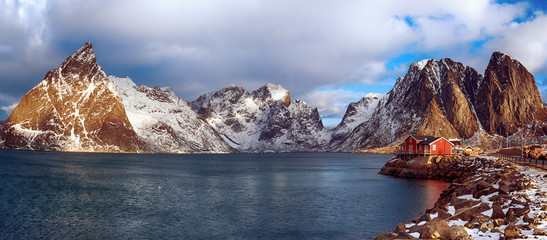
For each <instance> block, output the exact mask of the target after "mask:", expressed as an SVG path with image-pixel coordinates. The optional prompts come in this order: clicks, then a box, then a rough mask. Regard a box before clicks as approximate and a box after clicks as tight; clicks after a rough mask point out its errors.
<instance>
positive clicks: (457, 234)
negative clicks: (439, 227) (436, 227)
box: [448, 225, 469, 239]
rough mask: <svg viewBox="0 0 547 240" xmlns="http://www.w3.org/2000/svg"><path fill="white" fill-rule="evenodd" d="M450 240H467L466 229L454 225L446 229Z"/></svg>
mask: <svg viewBox="0 0 547 240" xmlns="http://www.w3.org/2000/svg"><path fill="white" fill-rule="evenodd" d="M448 234H449V237H450V239H466V238H469V235H468V234H467V229H466V228H465V227H462V226H457V225H454V226H452V227H450V228H449V229H448Z"/></svg>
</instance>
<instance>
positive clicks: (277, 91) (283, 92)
mask: <svg viewBox="0 0 547 240" xmlns="http://www.w3.org/2000/svg"><path fill="white" fill-rule="evenodd" d="M251 95H253V97H254V98H256V99H260V100H262V101H263V102H264V103H266V104H268V105H269V104H271V103H272V102H275V101H281V102H282V103H283V104H284V105H285V106H289V104H291V95H290V93H289V91H288V90H287V89H285V88H283V87H282V86H281V85H273V84H271V83H268V84H266V85H264V86H262V87H260V88H259V89H257V90H254V91H253V92H252V93H251Z"/></svg>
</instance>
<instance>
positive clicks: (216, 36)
mask: <svg viewBox="0 0 547 240" xmlns="http://www.w3.org/2000/svg"><path fill="white" fill-rule="evenodd" d="M532 9H533V10H532ZM0 18H1V19H2V21H1V22H0V31H2V32H3V34H2V35H1V36H0V85H1V88H0V106H9V105H12V104H13V103H14V102H17V101H18V100H19V99H20V98H21V97H22V96H23V94H24V93H26V92H27V91H28V90H30V88H32V87H33V86H34V85H36V84H37V83H38V82H39V81H41V79H42V78H43V76H44V75H45V73H46V72H47V71H48V70H50V69H51V68H54V67H56V66H58V65H59V64H60V63H61V62H62V61H63V59H64V58H65V57H66V56H68V55H69V54H71V53H72V52H73V51H75V50H76V49H77V48H78V47H79V46H80V45H82V44H83V43H85V42H87V41H90V42H92V43H93V44H94V46H95V51H96V53H97V55H98V61H99V63H100V64H101V65H102V66H103V67H104V69H105V71H106V72H107V74H114V75H118V76H129V77H131V78H133V79H134V80H135V81H136V82H137V83H143V84H146V85H155V84H160V85H162V86H171V87H172V88H173V89H174V90H175V92H176V93H177V94H178V95H179V96H180V97H182V98H183V99H185V100H187V101H191V100H193V99H195V98H196V97H197V96H198V95H199V94H201V93H204V92H208V91H214V90H217V89H220V88H223V87H225V86H227V85H229V84H232V83H233V84H237V85H242V86H244V87H246V88H247V89H249V90H252V89H255V88H258V87H259V86H261V85H263V84H265V83H267V82H272V83H275V84H281V85H283V86H284V87H285V88H287V89H289V90H290V91H291V95H292V96H295V97H296V98H302V99H305V100H306V101H308V103H309V104H310V105H312V106H317V107H318V108H319V110H320V113H321V114H322V116H323V117H329V118H341V115H343V112H344V111H345V109H344V107H343V106H342V105H347V104H348V103H349V101H357V100H359V98H361V97H362V96H364V95H365V94H366V93H369V92H382V91H379V89H381V90H384V91H383V92H385V91H387V90H386V89H389V88H388V87H386V86H389V85H391V86H392V84H393V83H394V82H395V79H396V78H397V77H398V76H401V75H403V74H404V73H405V72H406V70H407V68H408V65H409V64H410V63H411V62H416V61H419V60H421V59H422V58H436V59H439V58H444V57H450V58H452V59H454V60H456V61H461V62H463V63H464V64H468V65H471V66H472V67H475V68H476V69H477V70H478V71H479V72H482V71H483V70H484V68H485V66H486V64H487V62H488V60H489V57H490V54H491V53H492V51H494V50H501V51H504V52H506V53H508V54H510V55H512V56H513V57H515V58H517V59H519V60H520V61H522V62H523V64H525V66H527V67H528V69H529V70H530V71H531V72H532V73H534V74H547V33H546V32H545V31H544V26H547V16H545V14H544V13H543V11H542V10H541V9H537V8H535V7H534V5H533V3H527V2H522V3H513V4H506V3H497V2H494V1H488V0H467V1H425V0H421V1H404V0H400V1H395V0H391V1H390V0H388V1H379V2H378V1H375V2H371V1H358V0H348V1H338V2H336V1H311V0H303V1H258V0H235V1H229V2H228V1H221V0H212V1H167V0H160V1H128V0H115V1H89V0H86V1H83V0H74V1H61V0H51V1H39V0H37V1H4V2H1V3H0ZM341 86H344V87H341ZM325 89H330V90H328V91H326V90H325ZM333 89H334V90H333ZM337 89H339V90H337ZM356 93H358V94H356ZM361 94H362V96H359V95H361ZM325 97H329V98H330V99H337V100H336V101H334V102H330V101H325V100H324V98H325ZM345 101H347V102H345ZM342 102H345V103H342ZM3 109H4V108H3ZM6 109H8V108H6ZM341 109H344V111H341ZM0 118H1V117H0Z"/></svg>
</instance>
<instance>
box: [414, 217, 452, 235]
mask: <svg viewBox="0 0 547 240" xmlns="http://www.w3.org/2000/svg"><path fill="white" fill-rule="evenodd" d="M448 229H449V226H448V223H446V221H445V220H443V219H440V218H433V219H431V221H429V222H427V223H426V224H424V225H423V228H422V230H421V232H420V238H422V239H430V238H433V239H434V238H440V239H450V232H449V230H448Z"/></svg>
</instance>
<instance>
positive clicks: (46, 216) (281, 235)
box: [0, 151, 447, 239]
mask: <svg viewBox="0 0 547 240" xmlns="http://www.w3.org/2000/svg"><path fill="white" fill-rule="evenodd" d="M389 158H390V156H389V155H357V154H316V153H309V154H231V155H130V154H127V155H126V154H123V155H120V154H66V153H35V152H13V151H0V202H1V203H3V204H0V212H2V213H3V214H2V216H1V217H0V228H1V229H2V231H0V239H11V238H13V239H20V238H50V239H51V238H54V239H55V238H63V239H67V238H68V239H71V238H76V239H81V238H93V239H97V238H100V239H102V238H106V239H117V238H124V239H126V238H144V239H150V238H154V239H155V238H160V239H196V238H199V239H258V238H263V239H303V238H315V239H370V238H374V236H376V235H377V234H379V233H382V232H388V231H391V230H393V228H394V227H395V226H396V224H397V223H398V222H402V221H410V220H411V219H412V218H414V217H416V216H418V215H419V214H421V213H423V211H424V210H425V209H426V208H430V207H432V206H433V203H434V202H435V201H436V199H437V197H438V195H439V194H440V193H441V192H442V190H444V188H446V186H447V184H445V183H443V182H438V181H420V180H409V179H398V178H391V177H386V176H382V175H378V174H377V172H378V171H379V170H380V168H381V167H382V165H383V164H384V163H385V162H386V161H387V160H388V159H389ZM159 186H161V189H160V188H159Z"/></svg>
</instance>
